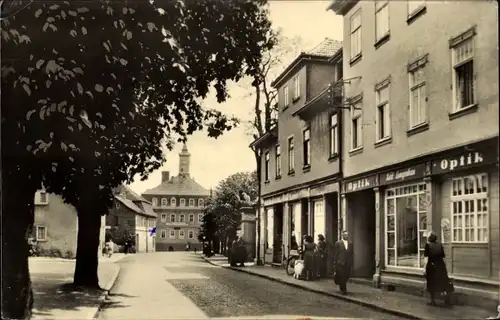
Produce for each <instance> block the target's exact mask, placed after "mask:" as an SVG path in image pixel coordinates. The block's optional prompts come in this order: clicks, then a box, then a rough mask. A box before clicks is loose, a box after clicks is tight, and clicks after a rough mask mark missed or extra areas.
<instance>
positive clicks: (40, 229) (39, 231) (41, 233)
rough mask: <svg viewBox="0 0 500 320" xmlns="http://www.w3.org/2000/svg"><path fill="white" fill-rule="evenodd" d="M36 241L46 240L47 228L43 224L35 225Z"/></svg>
mask: <svg viewBox="0 0 500 320" xmlns="http://www.w3.org/2000/svg"><path fill="white" fill-rule="evenodd" d="M35 235H36V241H46V240H47V228H46V227H45V226H36V234H35Z"/></svg>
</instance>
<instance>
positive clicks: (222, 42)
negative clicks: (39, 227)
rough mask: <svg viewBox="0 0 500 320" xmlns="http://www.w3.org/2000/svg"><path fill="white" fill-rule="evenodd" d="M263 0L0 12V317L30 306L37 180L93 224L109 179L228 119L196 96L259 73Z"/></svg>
mask: <svg viewBox="0 0 500 320" xmlns="http://www.w3.org/2000/svg"><path fill="white" fill-rule="evenodd" d="M265 4H266V1H265V0H241V1H215V0H213V1H212V0H201V1H180V0H177V1H156V2H152V1H95V0H91V1H65V2H62V1H53V2H50V1H35V2H33V3H32V4H31V5H30V6H28V7H26V8H25V9H24V10H21V11H19V12H17V13H16V14H15V15H14V16H11V17H8V18H7V19H3V20H2V21H1V23H2V30H1V41H2V42H1V45H2V69H1V75H2V115H1V116H2V118H1V121H2V123H1V124H2V141H1V145H2V164H3V166H2V169H3V170H2V184H3V185H4V188H3V189H4V190H6V189H7V188H9V189H8V190H9V197H8V199H7V201H4V203H3V204H2V205H3V209H4V211H3V217H5V219H4V221H8V223H7V224H8V225H9V227H10V229H12V230H11V231H12V232H11V233H9V232H8V231H6V232H4V239H6V240H5V245H4V248H3V249H4V252H3V253H4V257H5V259H4V261H9V263H10V265H9V266H7V265H6V264H3V266H7V267H8V268H7V269H8V270H7V269H4V272H3V274H2V280H4V282H5V281H7V282H5V284H6V285H7V286H6V287H8V290H7V291H5V292H3V293H4V299H3V303H2V307H3V308H2V309H3V313H4V316H6V317H7V318H24V317H25V316H26V315H27V313H28V311H27V310H26V308H27V307H26V306H27V305H28V304H29V303H27V300H28V299H27V298H26V297H27V296H28V293H27V292H29V290H28V289H29V275H28V274H27V256H26V255H25V254H24V253H23V252H24V251H27V250H25V248H24V246H25V244H24V243H23V238H22V236H23V234H24V233H25V232H26V230H27V229H28V228H29V226H30V225H31V224H32V223H33V200H32V199H33V194H34V192H35V191H36V190H37V189H39V188H40V187H41V185H42V184H43V185H44V187H45V188H46V189H47V190H48V191H49V192H53V193H56V194H60V195H62V196H63V197H64V199H65V201H67V202H69V203H71V204H73V205H75V207H76V208H77V210H78V214H79V223H80V222H81V221H83V222H85V224H84V225H82V227H83V226H85V228H87V227H88V228H95V227H96V225H98V224H99V223H100V220H99V219H97V217H98V216H99V215H100V214H104V213H106V212H107V210H106V209H107V207H109V206H110V205H111V204H112V199H113V197H112V194H113V193H112V189H113V188H114V187H116V186H118V185H119V184H121V183H122V182H130V181H131V179H132V177H134V176H135V175H136V174H138V175H140V176H141V177H142V178H146V177H147V174H148V173H150V172H151V171H152V170H154V169H156V168H158V167H160V166H161V164H162V163H163V161H164V157H163V152H162V151H163V148H162V144H165V143H166V144H167V147H170V146H171V139H174V138H177V137H178V138H179V139H181V140H183V139H185V137H186V135H188V134H191V133H193V132H194V131H197V130H201V129H202V128H204V127H205V128H206V130H207V132H208V135H209V136H212V137H217V136H219V135H220V134H221V133H222V132H223V131H224V130H230V129H231V128H232V127H233V126H235V125H236V124H237V121H236V119H232V118H229V117H226V116H225V115H223V114H221V113H220V112H219V111H217V110H213V109H205V108H203V107H202V105H201V104H200V101H201V99H203V98H205V97H206V96H207V94H208V93H209V91H210V88H211V87H212V85H213V87H214V89H215V94H216V96H217V99H218V101H219V102H222V101H224V100H225V99H226V97H227V95H228V93H227V82H228V81H230V80H234V81H238V80H239V79H240V78H242V77H243V76H253V75H255V74H256V72H257V70H258V66H259V64H260V61H261V59H262V55H261V51H262V50H263V49H265V47H266V46H270V45H272V43H270V42H269V41H268V36H269V30H270V22H269V20H268V18H267V9H266V6H265ZM4 199H5V197H4ZM30 199H31V200H30ZM88 216H97V217H93V218H92V221H91V222H90V221H86V219H87V217H88ZM3 225H4V226H5V225H6V223H3ZM5 230H6V229H5V228H4V230H2V231H5ZM80 230H84V228H80ZM85 230H86V229H85ZM92 234H93V236H92V239H90V240H92V243H93V242H94V240H95V241H98V239H97V237H95V234H94V233H92ZM82 236H83V235H82ZM93 238H96V239H93ZM78 239H79V242H80V240H81V238H80V233H79V238H78ZM82 239H83V238H82ZM86 240H89V239H86ZM96 243H97V242H96ZM79 248H80V245H79ZM90 251H91V250H90ZM90 256H92V255H90ZM78 257H79V255H78V253H77V259H78ZM95 259H97V256H96V257H95ZM95 266H97V260H96V264H95ZM6 270H7V272H5V271H6ZM8 279H14V280H12V281H13V282H12V281H11V280H8ZM9 281H10V282H9ZM6 297H10V298H6ZM18 297H19V298H18ZM22 304H24V306H22ZM22 308H25V310H21V309H22Z"/></svg>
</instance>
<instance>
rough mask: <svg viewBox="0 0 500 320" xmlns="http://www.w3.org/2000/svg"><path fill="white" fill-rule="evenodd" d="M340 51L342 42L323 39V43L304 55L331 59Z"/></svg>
mask: <svg viewBox="0 0 500 320" xmlns="http://www.w3.org/2000/svg"><path fill="white" fill-rule="evenodd" d="M340 49H342V41H337V40H333V39H330V38H325V40H323V42H321V43H320V44H318V45H317V46H316V47H314V48H312V49H311V50H309V51H306V52H304V53H305V54H310V55H314V56H324V57H331V56H333V55H335V54H336V53H337V52H338V51H339V50H340Z"/></svg>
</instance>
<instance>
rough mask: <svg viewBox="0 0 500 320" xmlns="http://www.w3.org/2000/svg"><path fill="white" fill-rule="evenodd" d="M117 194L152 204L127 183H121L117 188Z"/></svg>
mask: <svg viewBox="0 0 500 320" xmlns="http://www.w3.org/2000/svg"><path fill="white" fill-rule="evenodd" d="M115 194H122V195H124V197H125V198H127V199H128V200H131V201H142V202H147V203H149V204H151V202H149V201H148V200H146V199H144V198H143V197H142V196H140V195H139V194H138V193H136V192H134V191H133V190H132V189H130V188H129V187H127V186H125V185H120V186H119V187H117V188H116V189H115Z"/></svg>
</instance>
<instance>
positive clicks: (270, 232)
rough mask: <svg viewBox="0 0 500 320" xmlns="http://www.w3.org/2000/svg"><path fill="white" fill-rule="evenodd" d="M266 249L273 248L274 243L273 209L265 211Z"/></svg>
mask: <svg viewBox="0 0 500 320" xmlns="http://www.w3.org/2000/svg"><path fill="white" fill-rule="evenodd" d="M265 239H266V249H272V248H273V242H274V212H273V209H267V228H266V238H265Z"/></svg>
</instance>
